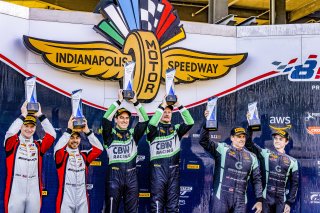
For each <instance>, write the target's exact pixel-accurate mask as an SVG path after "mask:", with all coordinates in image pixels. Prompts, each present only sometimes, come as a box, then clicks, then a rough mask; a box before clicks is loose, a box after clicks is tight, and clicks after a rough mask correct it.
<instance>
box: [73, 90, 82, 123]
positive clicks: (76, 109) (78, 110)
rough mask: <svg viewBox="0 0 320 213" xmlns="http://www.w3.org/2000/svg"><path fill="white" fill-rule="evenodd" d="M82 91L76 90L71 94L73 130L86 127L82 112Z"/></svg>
mask: <svg viewBox="0 0 320 213" xmlns="http://www.w3.org/2000/svg"><path fill="white" fill-rule="evenodd" d="M81 93H82V89H79V90H75V91H73V92H72V94H71V104H72V115H73V117H74V121H73V128H74V129H82V128H83V127H84V126H85V123H84V116H83V111H82V100H81Z"/></svg>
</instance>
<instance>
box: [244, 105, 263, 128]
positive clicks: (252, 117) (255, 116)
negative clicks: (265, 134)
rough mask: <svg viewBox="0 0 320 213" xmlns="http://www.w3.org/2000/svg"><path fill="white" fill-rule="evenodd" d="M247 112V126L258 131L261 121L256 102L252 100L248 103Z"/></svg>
mask: <svg viewBox="0 0 320 213" xmlns="http://www.w3.org/2000/svg"><path fill="white" fill-rule="evenodd" d="M248 113H249V116H248V117H247V119H248V124H249V128H250V129H251V130H253V131H260V130H261V121H260V118H259V113H258V108H257V102H252V103H249V104H248Z"/></svg>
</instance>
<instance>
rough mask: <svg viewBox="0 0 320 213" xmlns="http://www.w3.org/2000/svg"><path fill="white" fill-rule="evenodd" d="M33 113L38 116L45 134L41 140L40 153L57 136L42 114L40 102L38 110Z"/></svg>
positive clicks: (46, 148)
mask: <svg viewBox="0 0 320 213" xmlns="http://www.w3.org/2000/svg"><path fill="white" fill-rule="evenodd" d="M34 115H35V116H37V117H38V119H39V121H40V122H41V125H42V128H43V130H44V131H45V135H44V137H43V138H42V140H41V148H40V151H41V153H42V154H44V153H45V152H46V151H47V150H48V149H50V147H51V146H52V144H53V142H54V139H55V138H56V137H57V135H56V131H55V130H54V128H53V126H52V124H51V123H50V121H49V120H48V118H46V116H45V115H43V114H42V110H41V105H40V103H39V111H38V112H37V113H35V114H34Z"/></svg>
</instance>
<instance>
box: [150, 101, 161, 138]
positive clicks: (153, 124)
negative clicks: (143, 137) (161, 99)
mask: <svg viewBox="0 0 320 213" xmlns="http://www.w3.org/2000/svg"><path fill="white" fill-rule="evenodd" d="M163 110H164V108H163V107H162V106H161V105H159V107H158V108H157V110H156V112H155V113H154V115H153V116H152V118H151V119H150V121H149V125H148V129H147V140H148V141H149V142H152V141H153V140H154V139H155V137H156V136H157V128H158V125H159V122H160V119H161V117H162V114H163Z"/></svg>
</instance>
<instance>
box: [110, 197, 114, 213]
mask: <svg viewBox="0 0 320 213" xmlns="http://www.w3.org/2000/svg"><path fill="white" fill-rule="evenodd" d="M112 204H113V197H110V213H112Z"/></svg>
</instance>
